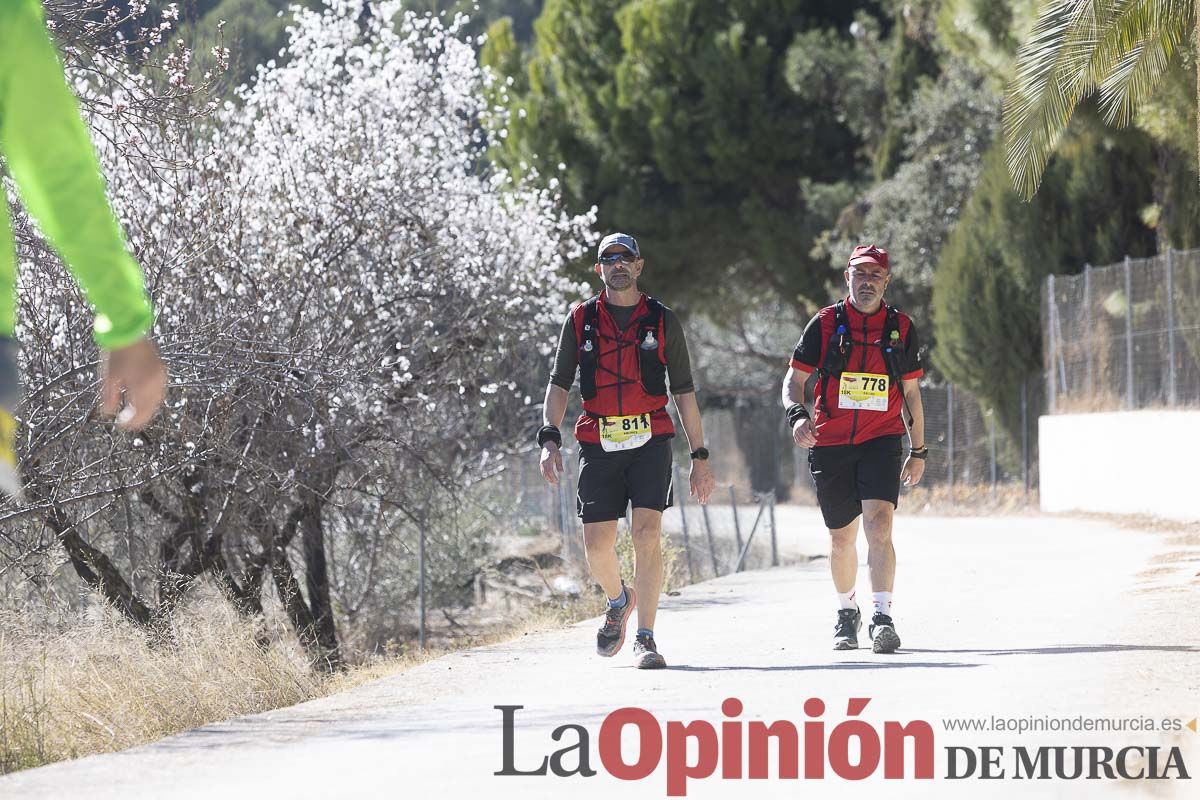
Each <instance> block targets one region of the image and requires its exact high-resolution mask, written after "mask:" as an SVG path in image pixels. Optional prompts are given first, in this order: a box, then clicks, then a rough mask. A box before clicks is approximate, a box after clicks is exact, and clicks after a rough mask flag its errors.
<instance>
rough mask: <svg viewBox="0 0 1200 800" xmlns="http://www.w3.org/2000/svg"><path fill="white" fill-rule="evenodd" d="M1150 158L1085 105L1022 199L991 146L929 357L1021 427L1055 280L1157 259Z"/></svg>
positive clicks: (936, 296)
mask: <svg viewBox="0 0 1200 800" xmlns="http://www.w3.org/2000/svg"><path fill="white" fill-rule="evenodd" d="M1152 156H1153V146H1152V142H1151V140H1150V139H1149V137H1147V136H1146V135H1145V134H1144V133H1142V132H1141V131H1137V130H1133V129H1128V130H1113V129H1110V128H1105V127H1104V126H1103V125H1102V124H1101V122H1100V121H1099V119H1098V118H1097V116H1096V114H1095V112H1094V111H1091V110H1088V111H1086V112H1085V113H1083V114H1081V115H1077V119H1076V120H1075V121H1074V122H1073V123H1072V125H1071V128H1070V130H1069V132H1068V134H1067V135H1066V136H1064V137H1063V141H1062V143H1061V144H1060V146H1059V149H1058V153H1057V155H1056V157H1055V158H1054V159H1052V160H1051V162H1050V164H1049V166H1048V168H1047V169H1046V172H1045V179H1044V180H1043V183H1042V188H1041V190H1040V191H1039V192H1038V194H1037V195H1036V196H1035V197H1034V198H1033V200H1032V201H1030V202H1028V203H1026V202H1024V201H1023V200H1022V199H1021V198H1020V197H1019V196H1017V195H1016V194H1015V193H1014V192H1013V191H1012V187H1011V184H1010V182H1009V176H1008V171H1007V167H1006V165H1005V153H1004V149H1003V147H1002V146H1001V145H997V146H996V147H994V148H993V149H992V150H991V151H990V152H989V153H988V155H987V156H986V158H985V160H984V167H983V171H982V173H981V175H980V180H979V186H978V188H977V189H976V191H975V194H974V196H973V197H972V198H971V200H970V202H969V203H968V204H967V206H966V208H965V209H964V211H963V214H962V217H961V219H960V220H959V224H958V227H957V228H956V229H955V231H954V233H953V235H952V236H951V237H950V240H949V241H948V242H947V244H946V246H945V248H944V249H943V250H942V255H941V259H940V260H939V263H938V268H937V272H936V276H935V280H934V293H933V311H934V332H935V335H936V337H937V342H938V347H937V350H936V351H935V352H934V354H933V358H934V362H935V364H936V366H937V367H938V369H939V370H940V371H941V373H942V374H943V375H944V376H945V378H946V379H947V380H950V381H952V382H954V383H955V384H956V385H960V386H965V387H966V388H968V389H969V390H971V391H972V392H975V393H976V394H977V395H978V396H979V397H980V398H981V400H982V402H984V403H985V404H988V405H991V406H992V407H994V408H995V409H996V410H997V413H998V414H1000V417H999V419H1000V424H1001V426H1002V427H1003V428H1004V429H1005V430H1007V431H1008V432H1010V433H1011V434H1013V435H1018V436H1019V432H1020V418H1019V413H1020V402H1019V398H1020V391H1021V383H1022V381H1024V380H1026V379H1030V380H1036V378H1037V375H1038V374H1039V373H1040V371H1041V369H1042V342H1041V336H1040V329H1041V291H1042V284H1043V281H1044V280H1045V277H1046V276H1047V275H1049V274H1051V273H1055V274H1060V273H1075V272H1079V271H1080V270H1082V269H1083V265H1084V263H1092V264H1107V263H1111V262H1116V261H1119V260H1121V259H1122V258H1123V257H1124V256H1125V255H1131V256H1144V255H1148V254H1151V253H1154V252H1155V250H1156V240H1155V235H1154V231H1153V230H1151V229H1150V228H1149V227H1147V226H1146V225H1145V223H1144V222H1143V220H1142V216H1141V210H1142V208H1143V207H1144V206H1145V205H1146V204H1147V203H1149V202H1150V200H1151V198H1152V197H1153V185H1152V183H1153V178H1152V174H1151V173H1150V172H1149V171H1147V170H1145V169H1144V168H1143V165H1145V164H1146V163H1148V162H1149V161H1150V160H1151V158H1152Z"/></svg>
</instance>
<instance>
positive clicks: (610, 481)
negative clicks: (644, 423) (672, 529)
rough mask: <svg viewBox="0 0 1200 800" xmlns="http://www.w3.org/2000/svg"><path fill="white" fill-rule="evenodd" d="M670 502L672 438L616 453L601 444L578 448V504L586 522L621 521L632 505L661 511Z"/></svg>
mask: <svg viewBox="0 0 1200 800" xmlns="http://www.w3.org/2000/svg"><path fill="white" fill-rule="evenodd" d="M671 500H672V496H671V439H670V437H663V438H662V439H651V440H650V441H649V442H646V443H645V444H644V445H642V446H641V447H638V448H635V449H633V450H619V451H617V452H615V453H606V452H605V451H604V448H603V447H601V446H600V445H598V444H580V445H579V496H578V498H577V499H576V505H577V508H578V510H579V518H580V519H582V520H583V521H584V522H585V523H587V522H606V521H608V520H612V519H621V518H622V517H624V516H625V508H626V507H627V506H628V505H629V504H630V503H632V504H633V507H634V508H650V509H653V510H655V511H662V510H663V509H664V508H668V507H670V505H671Z"/></svg>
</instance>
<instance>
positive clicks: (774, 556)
mask: <svg viewBox="0 0 1200 800" xmlns="http://www.w3.org/2000/svg"><path fill="white" fill-rule="evenodd" d="M770 501H771V508H770V512H771V566H772V567H778V566H779V546H778V545H777V544H776V543H775V492H774V491H772V492H771V497H770Z"/></svg>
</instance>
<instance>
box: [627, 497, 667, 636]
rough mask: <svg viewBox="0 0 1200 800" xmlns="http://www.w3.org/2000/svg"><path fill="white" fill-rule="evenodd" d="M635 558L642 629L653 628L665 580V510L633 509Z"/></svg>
mask: <svg viewBox="0 0 1200 800" xmlns="http://www.w3.org/2000/svg"><path fill="white" fill-rule="evenodd" d="M633 558H634V568H633V588H634V590H635V591H636V592H637V596H638V607H637V612H638V627H639V628H651V629H653V628H654V615H655V613H656V612H657V611H658V594H659V592H661V591H662V580H663V560H662V512H661V511H654V510H653V509H649V508H635V509H634V510H633Z"/></svg>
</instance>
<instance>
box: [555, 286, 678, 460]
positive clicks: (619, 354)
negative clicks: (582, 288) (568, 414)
mask: <svg viewBox="0 0 1200 800" xmlns="http://www.w3.org/2000/svg"><path fill="white" fill-rule="evenodd" d="M606 297H607V290H606V291H602V292H600V294H599V295H598V296H596V297H593V298H592V299H590V300H588V301H586V302H584V303H580V304H579V305H578V306H576V307H575V309H574V310H573V311H572V312H571V317H572V320H573V322H574V325H575V342H576V345H577V347H578V356H579V389H580V394H581V395H582V396H583V413H582V414H580V415H579V419H578V420H577V421H576V422H575V439H576V441H579V442H583V443H585V444H599V443H600V427H599V423H598V419H599V418H600V417H616V416H628V415H633V414H650V434H651V435H652V436H662V435H666V436H672V435H674V433H675V425H674V424H673V423H672V422H671V416H670V415H669V414H668V413H667V357H666V342H665V340H666V325H665V323H664V321H663V305H662V303H660V302H658V301H657V300H655V299H654V298H653V297H650V296H649V295H646V294H642V295H641V297H640V298H639V299H638V304H637V308H635V309H634V311H633V316H631V317H630V318H629V324H628V325H627V326H626V327H625V328H624V329H621V328H619V327H618V326H617V323H616V320H614V319H613V317H612V314H610V313H609V311H608V308H607V307H606V305H605V302H604V301H605V299H606Z"/></svg>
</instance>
